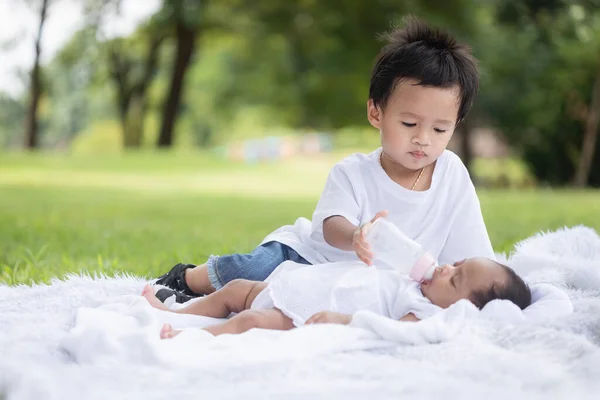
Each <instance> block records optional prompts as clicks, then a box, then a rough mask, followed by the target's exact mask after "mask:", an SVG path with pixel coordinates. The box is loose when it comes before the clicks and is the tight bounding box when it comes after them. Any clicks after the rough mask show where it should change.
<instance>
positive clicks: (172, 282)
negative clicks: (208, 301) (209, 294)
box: [154, 264, 203, 297]
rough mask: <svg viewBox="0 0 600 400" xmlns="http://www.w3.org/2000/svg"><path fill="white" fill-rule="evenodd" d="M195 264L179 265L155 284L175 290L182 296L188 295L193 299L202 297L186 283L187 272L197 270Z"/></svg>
mask: <svg viewBox="0 0 600 400" xmlns="http://www.w3.org/2000/svg"><path fill="white" fill-rule="evenodd" d="M195 267H196V266H195V265H194V264H177V265H175V266H174V267H173V268H171V270H170V271H169V272H167V273H166V274H164V275H163V276H161V277H160V278H158V279H157V280H156V282H154V284H155V285H162V286H166V287H168V288H170V289H173V290H174V291H176V292H180V293H181V294H184V295H188V296H191V297H200V296H203V295H202V294H199V293H195V292H194V291H192V289H190V288H189V286H188V285H187V283H185V270H186V269H188V268H195Z"/></svg>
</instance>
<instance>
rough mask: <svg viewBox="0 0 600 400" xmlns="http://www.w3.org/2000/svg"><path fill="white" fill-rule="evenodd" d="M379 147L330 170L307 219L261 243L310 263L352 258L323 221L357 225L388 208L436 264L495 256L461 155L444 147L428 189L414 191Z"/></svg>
mask: <svg viewBox="0 0 600 400" xmlns="http://www.w3.org/2000/svg"><path fill="white" fill-rule="evenodd" d="M380 153H381V148H379V149H377V150H375V151H374V152H372V153H370V154H368V155H367V154H360V153H357V154H353V155H351V156H349V157H347V158H345V159H344V160H342V161H341V162H339V163H338V164H336V165H335V166H334V167H333V168H332V169H331V171H330V172H329V177H328V178H327V183H326V184H325V188H324V189H323V193H322V194H321V198H320V200H319V203H318V204H317V207H316V209H315V212H314V214H313V217H312V223H311V221H308V220H307V219H306V218H299V219H298V220H296V222H295V224H294V225H286V226H283V227H281V228H279V229H277V230H276V231H274V232H273V233H271V234H269V235H268V236H267V237H266V238H265V239H264V240H263V242H262V243H267V242H270V241H278V242H281V243H283V244H285V245H287V246H289V247H291V248H292V249H294V250H295V251H296V252H297V253H298V254H300V255H301V256H302V257H304V258H305V259H306V260H307V261H308V262H310V263H312V264H321V263H327V262H337V261H352V260H357V259H358V257H357V256H356V254H355V253H354V252H353V251H345V250H340V249H338V248H336V247H333V246H331V245H329V244H328V243H327V242H326V241H325V239H324V238H323V221H324V220H325V219H326V218H328V217H331V216H334V215H341V216H343V217H345V218H346V219H348V221H350V222H351V223H352V224H354V225H356V226H359V225H362V224H364V223H366V222H368V221H370V220H371V219H372V218H373V217H374V216H375V214H377V212H379V211H382V210H388V211H389V214H388V217H387V219H388V221H390V222H392V223H394V224H395V225H396V226H397V227H398V228H400V230H401V231H402V232H404V234H406V235H407V236H408V237H410V238H411V239H413V240H415V241H416V242H418V243H419V244H421V246H423V248H424V249H425V250H426V251H427V252H429V253H430V254H431V255H433V256H434V257H435V258H436V259H437V260H438V262H439V263H440V264H445V263H453V262H455V261H459V260H462V259H465V258H470V257H488V258H491V259H495V256H494V251H493V249H492V245H491V243H490V239H489V236H488V233H487V230H486V228H485V224H484V222H483V216H482V215H481V207H480V205H479V199H478V198H477V194H476V192H475V187H474V186H473V182H472V181H471V178H470V177H469V173H468V171H467V169H466V168H465V166H464V164H463V163H462V161H461V160H460V158H459V157H458V156H457V155H456V154H454V153H453V152H451V151H449V150H446V151H444V153H442V155H441V156H440V157H439V158H438V160H437V162H436V164H435V169H434V171H433V176H432V180H431V187H430V188H429V189H428V190H425V191H413V190H409V189H406V188H404V187H402V186H401V185H399V184H397V183H396V182H394V181H393V180H392V179H391V178H390V177H389V176H388V175H387V173H386V172H385V170H384V169H383V168H382V167H381V164H380V163H379V156H380Z"/></svg>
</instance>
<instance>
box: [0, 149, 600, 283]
mask: <svg viewBox="0 0 600 400" xmlns="http://www.w3.org/2000/svg"><path fill="white" fill-rule="evenodd" d="M340 158H341V156H340V155H339V154H332V155H327V156H322V157H315V158H312V159H298V160H294V161H286V162H283V163H273V164H256V165H245V164H239V163H226V162H224V161H223V160H219V159H216V158H213V157H211V156H203V157H198V156H197V155H196V156H191V155H187V156H178V155H168V156H167V155H164V154H158V155H154V156H150V155H144V154H141V155H132V156H131V157H129V156H126V157H115V158H111V157H106V158H104V159H103V158H90V159H89V160H87V161H86V160H85V159H81V158H70V157H62V158H59V157H49V156H47V155H39V156H28V155H11V156H10V157H7V158H2V159H1V160H0V238H1V239H2V240H1V241H0V283H8V284H19V283H30V282H31V281H35V282H40V281H41V282H49V280H50V279H52V278H53V277H62V276H64V275H65V274H68V273H80V272H88V273H90V274H94V273H103V274H107V275H113V274H117V273H122V272H128V273H133V274H136V275H141V276H147V277H154V276H157V275H159V274H160V273H163V272H164V271H165V270H166V269H168V268H169V267H170V266H172V265H173V264H175V263H177V262H190V263H201V262H204V261H205V260H206V258H207V257H208V256H209V255H210V254H227V253H231V252H246V251H249V250H251V249H252V248H253V247H255V246H256V245H257V244H258V243H259V242H260V241H261V240H262V239H263V238H264V237H265V235H267V234H268V233H269V232H271V231H272V230H274V229H276V228H278V227H279V226H282V225H285V224H290V223H293V222H294V220H295V219H296V218H298V217H300V216H304V217H307V218H310V217H311V215H312V212H313V209H314V207H315V205H316V202H317V200H318V198H319V194H320V191H321V189H322V186H323V184H324V181H325V179H326V176H327V172H328V170H329V168H330V166H331V165H333V164H334V163H335V162H336V161H337V160H338V159H340ZM479 194H480V199H481V205H482V210H483V213H484V216H485V219H486V223H487V226H488V231H489V233H490V237H491V239H492V242H493V244H494V248H495V249H496V251H502V252H508V251H510V250H511V249H512V248H513V246H514V244H515V242H517V241H519V240H522V239H524V238H526V237H528V236H530V235H531V234H533V233H536V232H539V231H543V230H554V229H557V228H560V227H563V226H573V225H579V224H583V225H587V226H590V227H593V228H595V229H597V230H600V192H599V191H579V192H575V191H552V190H528V191H516V190H512V191H511V190H479Z"/></svg>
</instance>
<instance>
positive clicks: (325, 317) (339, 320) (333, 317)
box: [305, 311, 352, 325]
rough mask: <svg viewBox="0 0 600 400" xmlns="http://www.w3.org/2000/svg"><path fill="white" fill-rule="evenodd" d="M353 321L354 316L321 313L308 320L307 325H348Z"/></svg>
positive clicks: (328, 312) (329, 312)
mask: <svg viewBox="0 0 600 400" xmlns="http://www.w3.org/2000/svg"><path fill="white" fill-rule="evenodd" d="M350 321H352V315H348V314H341V313H336V312H332V311H321V312H318V313H316V314H315V315H313V316H312V317H310V318H309V319H307V320H306V323H305V324H306V325H312V324H340V325H348V324H349V323H350Z"/></svg>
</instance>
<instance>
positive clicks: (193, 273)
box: [185, 264, 215, 294]
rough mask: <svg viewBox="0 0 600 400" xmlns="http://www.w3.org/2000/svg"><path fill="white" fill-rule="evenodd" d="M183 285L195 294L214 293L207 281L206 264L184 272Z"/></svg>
mask: <svg viewBox="0 0 600 400" xmlns="http://www.w3.org/2000/svg"><path fill="white" fill-rule="evenodd" d="M185 283H186V284H187V285H188V287H189V288H190V289H191V290H192V291H193V292H195V293H198V294H210V293H213V292H214V291H215V288H214V287H213V286H212V285H211V283H210V279H208V268H207V267H206V264H202V265H198V266H197V267H195V268H189V269H186V270H185Z"/></svg>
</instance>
